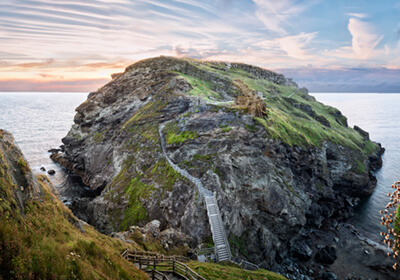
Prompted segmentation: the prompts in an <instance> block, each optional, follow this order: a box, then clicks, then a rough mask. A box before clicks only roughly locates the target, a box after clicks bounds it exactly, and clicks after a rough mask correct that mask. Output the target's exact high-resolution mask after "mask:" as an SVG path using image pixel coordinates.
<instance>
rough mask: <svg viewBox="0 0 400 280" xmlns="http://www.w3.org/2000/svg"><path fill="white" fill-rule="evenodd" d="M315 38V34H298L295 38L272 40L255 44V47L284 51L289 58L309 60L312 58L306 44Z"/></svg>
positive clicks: (287, 37)
mask: <svg viewBox="0 0 400 280" xmlns="http://www.w3.org/2000/svg"><path fill="white" fill-rule="evenodd" d="M316 36H317V32H313V33H300V34H299V35H295V36H286V37H281V38H277V39H273V40H267V41H262V42H259V43H256V44H255V45H256V46H259V47H262V48H264V49H271V50H273V49H275V50H279V49H280V50H282V51H284V52H285V53H286V54H287V55H288V56H289V57H292V58H296V59H302V60H305V59H311V58H313V57H314V55H312V54H311V53H310V51H311V49H308V44H309V43H310V42H311V41H312V40H313V39H314V38H315V37H316Z"/></svg>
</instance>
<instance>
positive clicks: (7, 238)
mask: <svg viewBox="0 0 400 280" xmlns="http://www.w3.org/2000/svg"><path fill="white" fill-rule="evenodd" d="M8 168H9V167H8V165H7V163H6V162H5V160H4V155H3V154H2V152H1V151H0V175H1V176H0V205H1V207H0V279H2V278H4V279H12V278H15V279H147V276H146V275H145V274H144V273H143V272H141V271H139V270H138V269H137V268H136V267H135V266H134V265H132V264H130V263H128V262H127V261H125V260H124V259H123V258H122V257H121V256H120V254H121V252H122V251H123V250H124V249H126V247H127V244H125V243H123V242H121V241H119V240H116V239H114V238H111V237H108V236H105V235H102V234H100V233H98V232H97V231H96V230H94V229H93V228H92V227H91V226H84V230H85V232H84V233H83V232H81V231H80V230H79V229H78V228H77V227H76V226H74V225H72V223H70V222H68V221H72V222H73V223H76V218H75V217H74V216H73V214H72V213H71V211H70V210H69V209H68V208H66V207H65V206H64V205H63V204H62V203H61V202H60V201H59V200H58V199H57V198H56V197H55V196H54V195H53V194H52V193H51V191H50V189H49V187H48V185H47V183H48V181H47V178H46V177H45V176H42V177H38V180H39V183H40V184H41V186H42V188H43V190H44V193H45V196H44V198H43V201H37V200H30V201H27V202H26V203H25V205H24V207H25V214H24V215H22V214H21V213H20V211H19V208H18V207H17V203H16V201H15V199H14V196H13V189H14V188H16V186H15V185H13V183H12V181H11V177H10V176H9V174H8V172H9V171H8Z"/></svg>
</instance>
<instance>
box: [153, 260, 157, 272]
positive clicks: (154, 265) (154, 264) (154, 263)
mask: <svg viewBox="0 0 400 280" xmlns="http://www.w3.org/2000/svg"><path fill="white" fill-rule="evenodd" d="M153 268H154V270H155V269H156V259H153Z"/></svg>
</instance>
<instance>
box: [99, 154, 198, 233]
mask: <svg viewBox="0 0 400 280" xmlns="http://www.w3.org/2000/svg"><path fill="white" fill-rule="evenodd" d="M124 166H125V167H124V168H123V169H122V170H121V171H120V172H119V174H118V175H117V176H115V178H114V180H113V182H112V183H111V188H110V191H109V192H108V193H107V195H106V196H105V199H107V200H110V201H112V202H115V203H116V204H118V205H122V204H123V201H125V200H128V204H127V205H126V207H125V208H124V209H123V210H121V209H119V208H118V209H112V210H110V215H111V216H112V221H113V222H114V226H115V227H116V228H118V229H120V230H127V229H128V228H129V226H131V225H136V224H143V223H145V222H147V221H148V216H147V211H146V209H145V208H144V207H143V205H142V203H141V199H150V197H151V199H157V200H161V199H163V198H164V195H165V192H166V191H172V190H173V186H174V185H175V184H177V183H178V182H179V181H183V182H185V183H186V184H187V185H190V182H189V181H188V180H187V179H186V178H184V177H182V176H181V175H180V174H179V173H178V172H177V171H175V170H174V169H173V168H172V167H171V166H170V165H169V164H168V163H167V162H166V161H165V159H163V158H162V159H159V160H158V161H156V162H154V163H153V164H151V165H150V166H142V172H139V173H137V172H136V169H135V168H134V166H135V164H134V161H133V159H132V158H128V159H127V160H126V162H125V164H124ZM155 184H157V185H158V187H156V186H155ZM155 193H157V195H155Z"/></svg>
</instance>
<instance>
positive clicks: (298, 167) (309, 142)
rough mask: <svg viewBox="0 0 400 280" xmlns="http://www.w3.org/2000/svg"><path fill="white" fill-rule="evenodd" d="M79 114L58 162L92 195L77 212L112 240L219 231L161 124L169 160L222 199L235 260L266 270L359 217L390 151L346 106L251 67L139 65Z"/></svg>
mask: <svg viewBox="0 0 400 280" xmlns="http://www.w3.org/2000/svg"><path fill="white" fill-rule="evenodd" d="M76 111H77V113H76V116H75V118H74V125H73V126H72V128H71V130H70V131H69V133H68V135H67V136H66V137H65V138H63V140H62V141H63V143H64V145H65V151H64V152H63V153H55V154H53V155H52V159H53V160H55V161H56V162H58V163H60V164H61V165H63V166H64V167H65V168H67V169H68V170H70V171H72V172H74V173H75V174H77V175H79V176H81V177H82V179H83V181H84V183H85V184H86V185H88V186H89V187H90V189H91V190H92V192H93V196H94V198H87V197H86V198H76V199H74V200H73V201H72V206H71V208H72V210H73V211H74V213H75V214H76V215H77V216H78V217H80V218H82V219H84V220H86V221H88V222H89V223H90V224H92V225H94V226H95V227H96V228H97V229H99V230H100V231H102V232H105V233H111V232H114V231H123V230H126V229H128V228H129V227H130V226H132V225H139V226H143V225H145V224H146V223H147V222H149V221H152V220H155V219H156V220H159V221H160V222H161V225H160V230H165V229H168V228H173V229H176V230H178V231H180V232H182V233H184V234H186V235H188V236H190V237H191V238H192V241H191V245H192V247H194V246H196V245H197V244H198V243H200V242H203V241H204V240H205V239H206V238H207V237H209V236H210V229H209V225H208V219H207V215H206V212H205V210H204V207H203V201H202V198H201V195H200V194H199V191H198V190H197V189H196V187H195V186H194V184H193V183H192V182H190V181H189V180H187V179H186V178H185V177H183V176H182V175H181V174H179V173H178V172H177V171H176V170H174V169H173V168H172V167H171V166H170V165H169V164H168V162H167V160H166V159H165V158H164V156H163V153H162V147H161V141H160V134H159V132H158V130H159V128H160V125H162V127H163V129H162V133H161V137H165V142H166V152H167V155H168V156H169V158H170V159H171V160H172V161H173V162H174V163H175V164H176V165H178V166H179V167H180V168H181V169H184V170H186V171H188V172H189V173H190V174H191V175H192V176H193V177H195V178H198V179H200V180H201V182H202V184H203V185H204V187H205V188H206V189H208V190H209V191H212V192H215V193H216V196H217V200H218V204H219V207H220V210H221V214H222V219H223V222H224V226H225V229H226V231H227V234H228V238H229V240H230V242H231V246H232V248H233V250H234V254H235V255H237V256H241V257H244V258H246V259H248V260H249V261H252V262H254V263H257V264H260V265H261V266H262V267H266V268H271V267H272V266H273V265H274V264H276V263H279V262H281V261H282V259H284V258H286V257H288V256H290V255H296V254H297V253H299V252H298V251H299V250H298V251H297V252H293V248H299V247H302V248H303V249H304V247H308V249H310V248H309V247H310V246H311V245H307V244H309V240H308V239H307V238H305V237H307V232H308V231H309V229H311V228H315V229H318V228H320V227H321V226H322V225H323V224H324V222H326V221H329V220H333V219H336V220H341V219H346V218H348V217H350V216H351V215H352V211H353V205H354V204H355V203H356V202H357V198H358V197H364V196H368V195H370V194H371V193H372V192H373V189H374V186H375V184H376V179H375V177H374V176H373V175H372V173H371V170H374V169H377V168H379V167H380V165H381V160H380V156H381V154H382V152H383V149H382V148H381V147H380V145H379V144H376V143H374V142H372V141H370V139H369V137H368V134H367V133H366V132H365V131H363V130H362V129H360V128H356V129H353V128H350V127H348V125H347V120H346V117H345V116H343V115H342V114H341V112H340V111H339V110H337V109H335V108H332V107H329V106H326V105H323V104H321V103H319V102H317V101H316V100H315V98H313V97H312V96H310V95H309V94H308V91H307V90H306V89H304V88H298V86H297V84H296V83H295V82H293V81H292V80H290V79H287V78H285V77H284V76H283V75H281V74H277V73H275V72H272V71H269V70H265V69H261V68H258V67H255V66H251V65H246V64H240V63H223V62H203V61H197V60H192V59H178V58H171V57H159V58H152V59H147V60H143V61H139V62H137V63H135V64H133V65H131V66H129V67H128V68H127V69H126V70H125V72H124V73H120V74H118V75H114V76H113V80H112V81H111V82H109V83H108V84H106V85H105V86H103V87H102V88H100V89H99V90H98V91H96V92H93V93H90V94H89V96H88V99H87V100H86V101H85V102H84V103H82V104H81V105H80V106H79V107H78V108H77V109H76ZM299 244H300V245H299ZM304 244H305V246H304ZM308 249H307V248H306V249H305V250H300V251H301V252H304V251H307V250H308ZM310 250H311V249H310ZM301 252H300V253H301ZM306 255H307V254H306Z"/></svg>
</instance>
